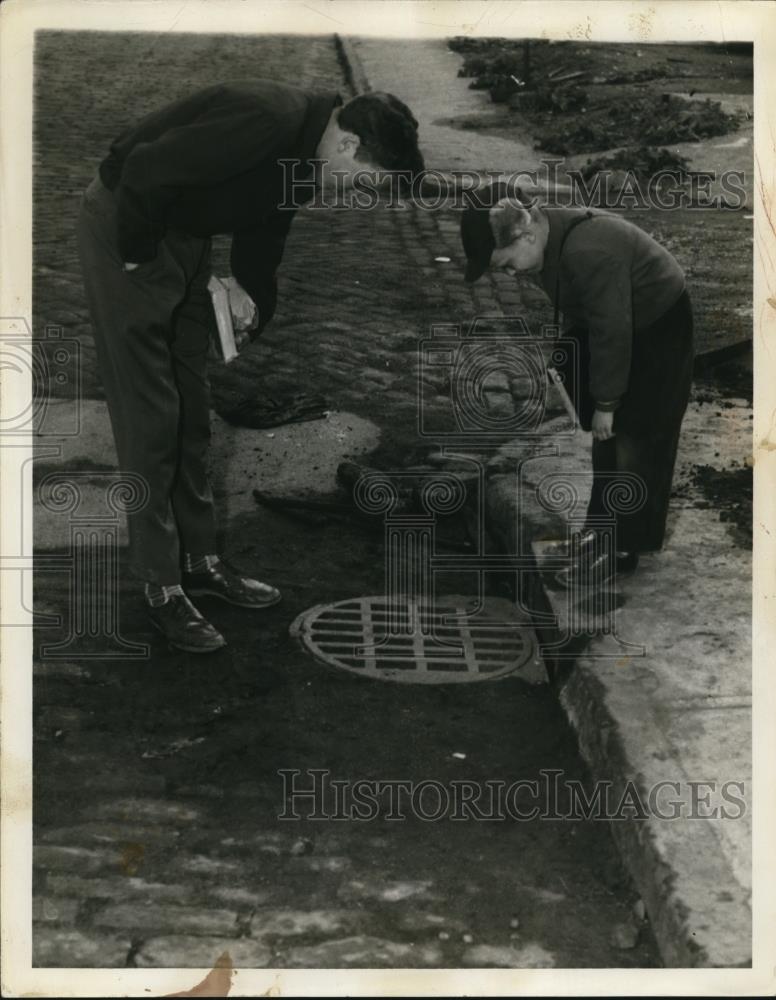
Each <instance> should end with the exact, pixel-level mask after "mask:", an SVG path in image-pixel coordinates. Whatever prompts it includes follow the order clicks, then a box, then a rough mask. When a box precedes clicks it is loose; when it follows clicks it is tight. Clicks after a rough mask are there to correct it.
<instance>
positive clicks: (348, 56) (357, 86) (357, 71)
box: [334, 34, 372, 97]
mask: <svg viewBox="0 0 776 1000" xmlns="http://www.w3.org/2000/svg"><path fill="white" fill-rule="evenodd" d="M334 46H335V48H336V49H337V57H338V58H339V61H340V63H341V65H342V71H343V73H344V75H345V82H346V83H347V85H348V86H349V87H350V89H351V91H352V92H353V96H354V97H357V96H358V95H359V94H366V93H368V92H369V91H370V90H371V89H372V87H371V86H370V84H369V80H368V78H367V75H366V72H365V70H364V65H363V63H362V62H361V58H360V56H359V55H358V53H357V52H356V47H355V45H354V44H353V41H352V39H350V38H348V37H346V36H345V35H337V34H335V35H334Z"/></svg>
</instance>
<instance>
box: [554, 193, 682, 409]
mask: <svg viewBox="0 0 776 1000" xmlns="http://www.w3.org/2000/svg"><path fill="white" fill-rule="evenodd" d="M543 211H544V212H545V213H546V215H547V218H548V220H549V224H550V232H549V238H548V241H547V247H546V249H545V253H544V266H543V268H542V271H541V274H540V276H539V277H540V281H541V285H542V287H543V288H544V290H545V292H546V293H547V294H548V295H549V297H550V300H551V301H552V302H553V304H554V305H555V304H557V305H558V307H559V308H560V310H561V312H562V313H563V320H564V326H565V327H566V328H567V329H568V328H570V327H572V326H581V327H585V328H586V329H587V330H588V331H589V345H590V393H591V395H592V396H593V398H594V399H595V400H596V402H597V404H598V408H599V409H610V410H611V409H615V408H616V407H617V405H618V403H619V401H620V399H621V397H622V396H623V395H624V393H625V391H626V389H627V388H628V378H629V374H630V366H631V355H632V350H633V334H634V331H640V330H645V329H646V328H647V327H649V326H651V325H652V324H653V323H654V322H655V321H656V320H657V319H659V318H660V317H661V316H662V315H663V314H664V313H666V312H667V311H668V310H669V309H670V308H671V306H673V305H674V304H675V303H676V302H677V300H678V299H679V296H680V295H681V294H682V292H683V291H684V287H685V280H684V273H683V271H682V269H681V268H680V267H679V265H678V264H677V262H676V261H675V260H674V258H673V257H672V256H671V254H670V253H669V252H668V250H666V249H665V248H664V247H662V246H660V244H659V243H657V242H656V241H655V240H653V239H652V237H651V236H649V235H648V234H647V233H645V232H644V230H643V229H640V228H639V227H638V226H635V225H633V223H631V222H628V221H626V220H625V219H622V218H620V217H618V216H615V215H610V214H608V213H607V212H602V211H596V210H590V214H592V216H593V218H592V219H590V220H589V221H586V222H581V223H579V224H578V225H576V226H574V228H573V230H571V232H569V233H568V238H567V239H566V240H565V243H563V238H564V234H566V233H567V232H568V231H569V228H570V227H571V226H572V224H573V223H574V221H575V220H576V219H579V218H582V217H584V216H585V215H586V214H588V210H586V209H581V208H546V209H544V210H543ZM562 243H563V250H562V253H560V251H561V244H562ZM559 254H560V257H559ZM558 278H559V279H560V282H559V284H558ZM556 289H557V292H556ZM556 297H557V302H556Z"/></svg>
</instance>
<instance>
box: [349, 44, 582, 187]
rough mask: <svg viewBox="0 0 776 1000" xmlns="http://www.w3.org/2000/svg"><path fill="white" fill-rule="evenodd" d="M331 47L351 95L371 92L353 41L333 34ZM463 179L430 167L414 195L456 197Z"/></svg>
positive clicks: (482, 175)
mask: <svg viewBox="0 0 776 1000" xmlns="http://www.w3.org/2000/svg"><path fill="white" fill-rule="evenodd" d="M334 46H335V48H336V50H337V58H338V59H339V62H340V65H341V67H342V73H343V76H344V77H345V82H346V84H347V86H348V88H349V90H350V91H351V93H352V95H353V96H354V97H358V95H359V94H368V93H370V92H371V90H372V85H371V83H370V82H369V77H368V75H367V72H366V70H365V69H364V64H363V62H362V61H361V56H359V54H358V52H357V51H356V46H355V45H354V43H353V39H352V38H350V37H347V36H345V35H339V34H336V33H335V35H334ZM480 177H481V179H482V178H485V179H486V180H492V176H491V175H489V174H481V175H480ZM462 180H463V179H462V178H461V177H456V176H455V174H453V173H451V172H449V171H446V170H438V169H436V168H432V169H430V170H427V171H426V172H425V173H424V174H423V176H422V181H421V185H420V190H419V191H418V192H417V194H418V195H419V196H420V197H429V198H451V197H452V198H455V197H457V196H459V195H460V194H461V192H462V191H466V190H469V189H470V187H471V185H466V184H464V183H462ZM555 189H556V190H569V187H568V185H562V184H559V185H556V188H555ZM543 193H546V192H545V191H544V189H543V188H541V187H533V186H531V185H528V184H526V185H525V186H524V188H518V190H517V192H516V193H515V194H516V196H518V197H519V196H520V195H521V194H523V195H525V196H526V197H527V198H528V199H529V200H530V199H531V198H533V197H535V196H537V195H541V194H543ZM462 207H463V206H462Z"/></svg>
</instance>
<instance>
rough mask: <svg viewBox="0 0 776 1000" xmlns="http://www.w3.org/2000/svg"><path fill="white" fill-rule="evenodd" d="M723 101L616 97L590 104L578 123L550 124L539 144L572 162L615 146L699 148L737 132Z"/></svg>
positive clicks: (668, 96) (539, 136) (671, 96)
mask: <svg viewBox="0 0 776 1000" xmlns="http://www.w3.org/2000/svg"><path fill="white" fill-rule="evenodd" d="M738 125H739V121H738V118H737V117H736V116H735V115H730V114H727V112H725V111H723V110H722V105H721V104H720V102H719V101H711V100H708V99H707V100H703V101H700V100H687V99H686V98H684V97H680V96H679V95H678V94H646V95H643V96H631V97H627V96H625V95H622V94H619V95H614V94H613V95H612V96H611V97H607V98H605V99H599V100H597V101H596V102H594V103H591V104H590V105H589V106H588V107H587V109H586V113H585V114H584V115H580V116H578V117H577V118H576V119H575V120H574V121H568V120H564V121H563V122H557V123H555V122H553V123H548V125H547V126H546V127H543V128H542V127H539V128H538V129H537V131H536V144H537V145H538V146H539V147H540V148H541V149H544V150H546V151H547V152H549V153H556V154H558V155H561V156H572V155H574V154H576V153H594V152H596V151H597V150H601V149H613V148H614V147H616V146H631V145H632V146H637V145H639V144H643V145H645V146H660V145H664V144H674V143H678V142H698V141H699V140H700V139H703V138H707V137H709V136H715V135H724V134H725V133H727V132H733V131H735V130H736V129H737V128H738Z"/></svg>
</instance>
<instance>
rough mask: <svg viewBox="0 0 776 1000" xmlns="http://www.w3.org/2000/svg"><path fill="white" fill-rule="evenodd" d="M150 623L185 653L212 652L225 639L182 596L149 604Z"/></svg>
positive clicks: (224, 641) (222, 645)
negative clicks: (157, 603) (161, 602)
mask: <svg viewBox="0 0 776 1000" xmlns="http://www.w3.org/2000/svg"><path fill="white" fill-rule="evenodd" d="M147 611H148V616H149V618H150V619H151V623H152V624H153V625H154V626H155V628H158V629H159V631H160V632H161V633H162V635H163V636H164V637H165V638H166V639H167V641H168V642H169V643H170V645H171V646H175V647H176V648H177V649H183V650H185V652H187V653H214V652H215V651H216V650H217V649H221V648H222V647H224V646H225V645H226V639H224V637H223V636H222V635H221V633H220V632H218V631H216V629H214V628H213V626H212V625H211V624H210V622H209V621H207V620H206V619H205V618H203V617H202V615H201V614H200V613H199V611H197V609H196V608H195V607H194V605H193V604H192V603H191V601H190V600H189V599H188V597H186V596H185V595H183V594H173V596H172V597H170V598H168V600H167V601H165V603H164V604H160V605H158V606H157V607H153V606H151V605H148V607H147Z"/></svg>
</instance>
